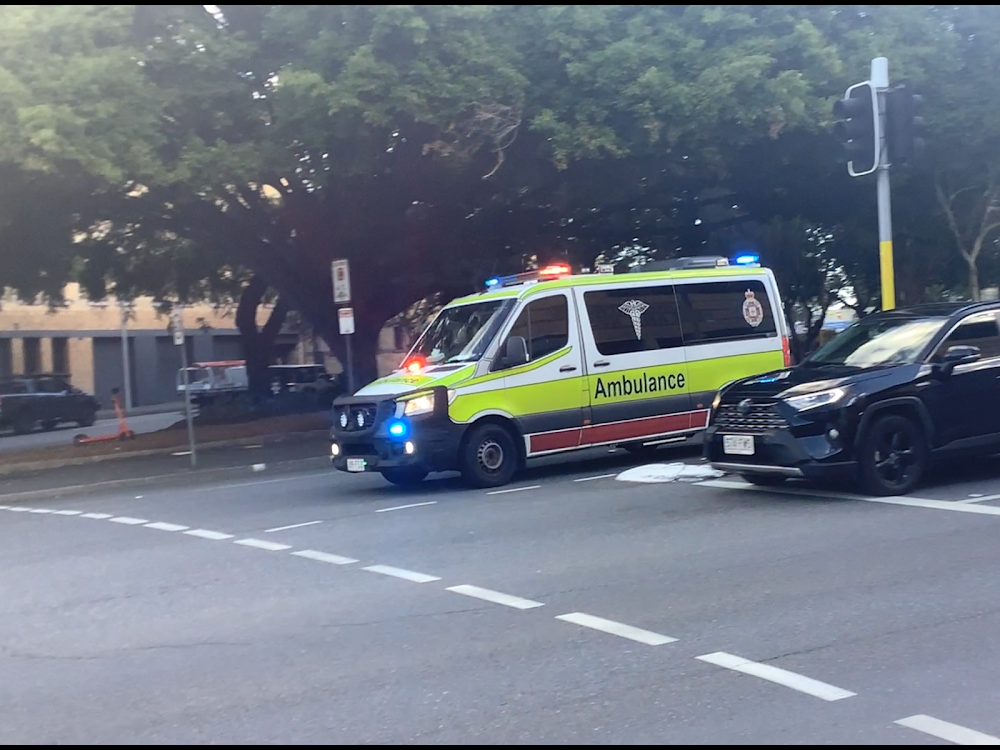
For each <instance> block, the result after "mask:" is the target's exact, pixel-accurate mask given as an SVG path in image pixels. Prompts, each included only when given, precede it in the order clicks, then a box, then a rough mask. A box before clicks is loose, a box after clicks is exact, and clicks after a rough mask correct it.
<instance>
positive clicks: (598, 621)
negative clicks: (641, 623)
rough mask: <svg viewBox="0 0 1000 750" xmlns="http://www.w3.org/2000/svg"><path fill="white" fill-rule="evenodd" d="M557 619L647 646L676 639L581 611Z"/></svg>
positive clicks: (672, 641) (660, 644) (671, 641)
mask: <svg viewBox="0 0 1000 750" xmlns="http://www.w3.org/2000/svg"><path fill="white" fill-rule="evenodd" d="M556 619H557V620H562V621H563V622H572V623H574V624H576V625H581V626H583V627H585V628H591V629H593V630H600V631H601V632H602V633H609V634H611V635H617V636H618V637H619V638H628V639H629V640H630V641H636V642H637V643H645V644H646V645H647V646H662V645H663V644H665V643H674V642H675V641H676V640H677V639H676V638H671V637H670V636H666V635H660V634H659V633H654V632H653V631H651V630H643V629H642V628H635V627H632V626H631V625H626V624H624V623H621V622H615V621H614V620H605V619H604V618H603V617H594V616H593V615H588V614H584V613H583V612H571V613H570V614H568V615H557V616H556Z"/></svg>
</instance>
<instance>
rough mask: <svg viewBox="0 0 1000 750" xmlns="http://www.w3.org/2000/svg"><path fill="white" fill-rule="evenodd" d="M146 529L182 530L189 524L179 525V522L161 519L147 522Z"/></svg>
mask: <svg viewBox="0 0 1000 750" xmlns="http://www.w3.org/2000/svg"><path fill="white" fill-rule="evenodd" d="M146 528H147V529H157V530H158V531H184V530H186V529H188V528H190V527H189V526H181V525H180V524H179V523H163V522H162V521H156V522H155V523H147V524H146Z"/></svg>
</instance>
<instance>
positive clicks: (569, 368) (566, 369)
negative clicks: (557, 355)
mask: <svg viewBox="0 0 1000 750" xmlns="http://www.w3.org/2000/svg"><path fill="white" fill-rule="evenodd" d="M559 372H576V367H574V366H573V365H563V366H562V367H560V368H559Z"/></svg>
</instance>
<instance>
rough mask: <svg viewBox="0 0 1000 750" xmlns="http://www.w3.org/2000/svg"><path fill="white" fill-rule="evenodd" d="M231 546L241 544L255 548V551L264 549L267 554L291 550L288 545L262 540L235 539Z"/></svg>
mask: <svg viewBox="0 0 1000 750" xmlns="http://www.w3.org/2000/svg"><path fill="white" fill-rule="evenodd" d="M233 544H242V545H243V546H244V547H256V548H257V549H266V550H267V551H268V552H281V551H282V550H286V549H291V548H292V545H290V544H279V543H278V542H265V541H264V540H263V539H237V540H236V541H235V542H233Z"/></svg>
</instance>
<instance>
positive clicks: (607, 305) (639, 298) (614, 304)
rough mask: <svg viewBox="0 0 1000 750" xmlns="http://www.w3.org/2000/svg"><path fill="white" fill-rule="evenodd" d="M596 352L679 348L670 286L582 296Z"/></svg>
mask: <svg viewBox="0 0 1000 750" xmlns="http://www.w3.org/2000/svg"><path fill="white" fill-rule="evenodd" d="M583 301H584V304H585V305H586V306H587V317H589V318H590V328H591V331H593V334H594V343H595V344H597V351H599V352H600V353H601V354H603V355H614V354H632V353H633V352H649V351H656V350H657V349H671V348H673V347H677V346H681V345H682V343H683V342H682V341H681V323H680V319H679V317H678V315H677V302H676V300H675V299H674V288H673V287H672V286H668V285H663V286H648V287H629V288H628V289H608V290H601V291H593V292H584V295H583Z"/></svg>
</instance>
